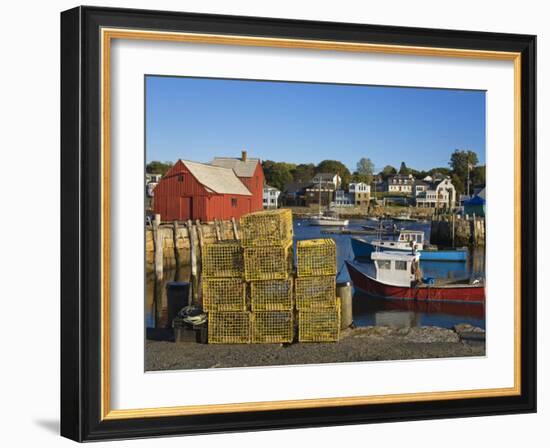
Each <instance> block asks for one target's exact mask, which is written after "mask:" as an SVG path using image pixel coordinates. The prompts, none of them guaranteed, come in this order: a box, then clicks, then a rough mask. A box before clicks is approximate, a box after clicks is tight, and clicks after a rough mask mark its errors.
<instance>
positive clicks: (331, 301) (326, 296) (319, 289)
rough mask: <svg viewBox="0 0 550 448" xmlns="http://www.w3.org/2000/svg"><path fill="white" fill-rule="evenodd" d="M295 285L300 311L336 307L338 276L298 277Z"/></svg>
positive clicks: (297, 306)
mask: <svg viewBox="0 0 550 448" xmlns="http://www.w3.org/2000/svg"><path fill="white" fill-rule="evenodd" d="M294 283H295V288H294V296H295V300H296V308H297V309H298V310H301V309H308V308H334V307H335V306H336V276H334V275H318V276H315V277H297V278H296V280H295V281H294Z"/></svg>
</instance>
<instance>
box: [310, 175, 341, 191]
mask: <svg viewBox="0 0 550 448" xmlns="http://www.w3.org/2000/svg"><path fill="white" fill-rule="evenodd" d="M311 183H313V184H319V183H320V184H323V185H326V184H332V186H333V190H336V189H338V188H340V186H341V185H342V178H341V177H340V176H339V175H338V174H335V173H317V174H316V175H315V176H313V179H311Z"/></svg>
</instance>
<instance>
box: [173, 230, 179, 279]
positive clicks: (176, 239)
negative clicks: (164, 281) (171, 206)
mask: <svg viewBox="0 0 550 448" xmlns="http://www.w3.org/2000/svg"><path fill="white" fill-rule="evenodd" d="M173 233H174V258H175V259H176V270H178V269H179V267H180V264H181V263H180V257H179V253H178V221H177V220H175V221H174V229H173Z"/></svg>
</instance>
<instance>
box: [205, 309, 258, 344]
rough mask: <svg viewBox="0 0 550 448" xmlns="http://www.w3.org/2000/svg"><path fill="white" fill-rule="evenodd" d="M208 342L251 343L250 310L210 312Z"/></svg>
mask: <svg viewBox="0 0 550 448" xmlns="http://www.w3.org/2000/svg"><path fill="white" fill-rule="evenodd" d="M208 343H209V344H249V343H250V313H249V312H248V311H227V312H218V311H213V312H211V313H208Z"/></svg>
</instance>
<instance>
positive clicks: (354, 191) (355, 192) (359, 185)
mask: <svg viewBox="0 0 550 448" xmlns="http://www.w3.org/2000/svg"><path fill="white" fill-rule="evenodd" d="M349 194H350V196H351V197H352V201H353V203H354V204H355V205H359V206H361V205H363V206H367V205H369V202H370V185H369V184H366V183H365V182H351V183H350V184H349Z"/></svg>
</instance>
